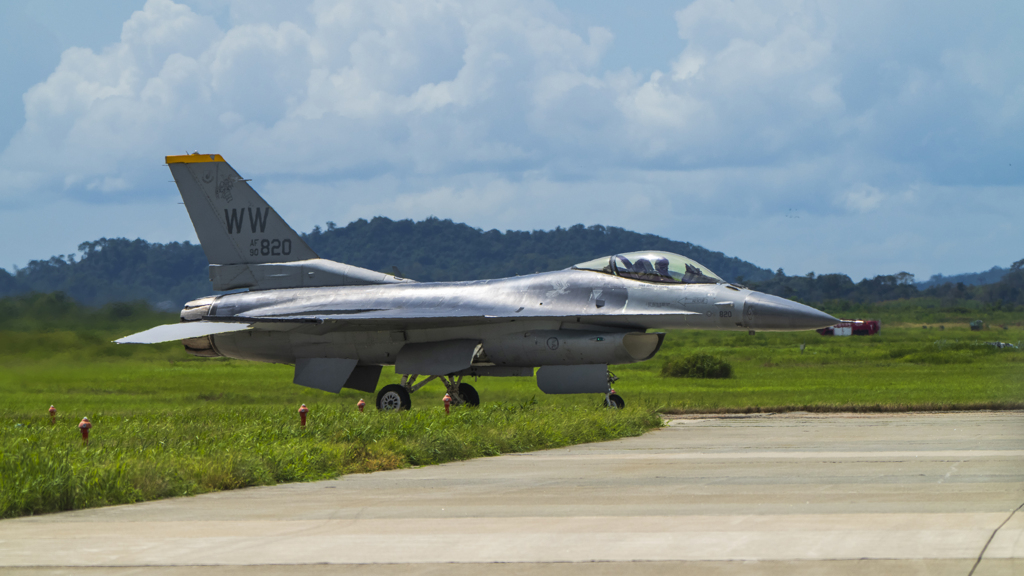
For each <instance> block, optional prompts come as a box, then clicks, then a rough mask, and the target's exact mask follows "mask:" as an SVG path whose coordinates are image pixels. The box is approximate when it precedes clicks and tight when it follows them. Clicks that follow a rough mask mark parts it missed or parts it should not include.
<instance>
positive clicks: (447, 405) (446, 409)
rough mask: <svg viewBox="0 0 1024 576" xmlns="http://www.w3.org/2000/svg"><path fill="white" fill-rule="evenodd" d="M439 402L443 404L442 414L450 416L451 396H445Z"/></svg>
mask: <svg viewBox="0 0 1024 576" xmlns="http://www.w3.org/2000/svg"><path fill="white" fill-rule="evenodd" d="M441 401H442V402H444V413H445V414H450V413H451V412H450V410H451V405H452V397H451V395H449V394H445V395H444V398H442V399H441Z"/></svg>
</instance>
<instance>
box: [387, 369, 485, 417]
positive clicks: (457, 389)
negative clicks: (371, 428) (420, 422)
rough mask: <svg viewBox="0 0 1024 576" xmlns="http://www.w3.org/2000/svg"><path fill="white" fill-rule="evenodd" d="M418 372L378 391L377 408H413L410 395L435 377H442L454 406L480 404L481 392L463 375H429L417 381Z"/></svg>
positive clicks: (397, 409)
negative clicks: (463, 379) (464, 379)
mask: <svg viewBox="0 0 1024 576" xmlns="http://www.w3.org/2000/svg"><path fill="white" fill-rule="evenodd" d="M417 378H419V375H418V374H413V375H407V376H402V383H401V384H391V385H388V386H385V387H384V388H382V389H381V391H380V392H379V393H377V409H378V410H381V411H395V412H397V411H399V410H408V409H410V408H412V399H411V398H410V395H411V394H412V393H413V392H415V391H417V390H419V389H420V388H422V387H423V385H424V384H426V383H427V382H430V381H431V380H433V379H435V378H440V379H441V382H443V383H444V387H445V389H446V390H447V392H448V395H449V396H450V397H451V399H452V405H453V406H461V405H466V406H479V405H480V394H478V393H477V391H476V388H473V387H472V386H470V385H469V384H464V383H463V382H462V376H428V377H426V378H425V379H423V380H421V381H419V382H416V379H417Z"/></svg>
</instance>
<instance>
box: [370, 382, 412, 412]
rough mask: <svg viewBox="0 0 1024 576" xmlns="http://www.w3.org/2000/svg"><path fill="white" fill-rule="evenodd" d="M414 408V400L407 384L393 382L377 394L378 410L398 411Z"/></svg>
mask: <svg viewBox="0 0 1024 576" xmlns="http://www.w3.org/2000/svg"><path fill="white" fill-rule="evenodd" d="M410 408H412V400H410V399H409V392H408V391H406V389H405V386H401V385H399V384H391V385H388V386H385V387H384V388H383V389H381V391H380V392H379V393H378V394H377V410H380V411H381V412H398V411H399V410H408V409H410Z"/></svg>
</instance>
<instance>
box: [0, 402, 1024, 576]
mask: <svg viewBox="0 0 1024 576" xmlns="http://www.w3.org/2000/svg"><path fill="white" fill-rule="evenodd" d="M1022 504H1024V413H1021V412H969V413H941V414H938V413H928V414H924V413H919V414H886V415H879V414H831V415H813V414H783V415H754V416H721V417H707V416H705V417H685V418H677V419H673V420H671V424H670V425H669V426H667V427H666V428H663V429H661V430H656V431H654V432H651V433H649V434H646V435H644V436H642V437H638V438H628V439H624V440H618V441H614V442H604V443H599V444H588V445H582V446H574V447H570V448H564V449H558V450H549V451H543V452H532V453H527V454H513V455H505V456H498V457H493V458H482V459H478V460H472V461H467V462H459V463H452V464H445V465H441V466H432V467H425V468H416V469H405V470H394V471H389V472H378V473H374V474H362V475H351V476H345V477H343V478H340V479H337V480H331V481H325V482H315V483H308V484H290V485H282V486H274V487H263V488H252V489H246V490H238V491H233V492H222V493H218V494H208V495H203V496H197V497H191V498H176V499H171V500H164V501H158V502H149V503H144V504H136V505H130V506H115V507H110V508H102V509H94V510H83V511H77V512H71V513H63V514H53V515H48V516H40V517H34V518H19V519H14V520H6V521H2V522H0V571H2V572H3V573H4V574H26V575H27V574H32V575H37V574H66V573H84V574H101V573H102V574H136V573H147V574H150V573H151V574H190V575H192V574H205V573H210V574H232V575H233V574H257V575H259V574H273V573H283V572H288V573H290V574H328V573H331V574H333V573H338V572H342V573H351V574H396V575H397V574H403V575H404V574H445V575H447V576H451V575H462V574H480V573H491V574H581V575H582V574H588V575H593V574H598V575H600V574H620V573H633V574H670V573H671V574H674V573H679V571H680V570H681V569H685V570H686V571H687V572H688V573H692V574H747V573H772V574H829V573H831V574H879V573H882V574H885V573H893V574H897V573H898V574H962V575H967V574H970V573H972V571H973V574H976V575H979V576H981V575H984V574H1024V510H1020V507H1021V506H1022ZM1015 511H1016V512H1015ZM979 558H981V560H980V561H979Z"/></svg>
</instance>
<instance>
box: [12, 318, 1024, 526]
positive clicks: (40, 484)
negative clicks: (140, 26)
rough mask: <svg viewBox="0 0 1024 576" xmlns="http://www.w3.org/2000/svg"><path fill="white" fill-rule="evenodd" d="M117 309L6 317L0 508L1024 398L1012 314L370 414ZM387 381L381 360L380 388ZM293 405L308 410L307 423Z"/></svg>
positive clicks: (769, 345) (735, 339)
mask: <svg viewBox="0 0 1024 576" xmlns="http://www.w3.org/2000/svg"><path fill="white" fill-rule="evenodd" d="M111 310H112V309H111ZM117 314H126V315H124V316H121V317H120V318H121V320H120V322H122V324H118V323H117V322H118V321H115V320H114V319H112V318H115V317H116V314H114V312H113V311H109V313H108V314H107V316H108V318H107V320H103V322H106V321H108V320H109V322H111V324H110V325H107V326H105V327H104V326H103V325H102V322H101V321H100V320H98V319H97V318H95V317H89V316H88V315H86V316H83V317H82V318H81V319H80V322H78V323H77V324H75V325H74V326H72V329H59V328H60V327H59V326H49V325H48V326H47V327H46V328H44V329H27V328H26V329H24V330H21V329H17V328H15V327H11V326H8V327H7V328H0V516H17V515H25V514H39V513H45V512H53V511H58V510H70V509H76V508H83V507H89V506H100V505H106V504H115V503H126V502H136V501H141V500H148V499H153V498H161V497H167V496H175V495H186V494H195V493H199V492H207V491H211V490H221V489H228V488H235V487H241V486H252V485H261V484H271V483H276V482H291V481H304V480H313V479H322V478H331V477H334V476H337V475H339V474H345V473H353V472H363V471H371V470H382V469H388V468H395V467H401V466H412V465H421V464H432V463H438V462H446V461H452V460H457V459H462V458H471V457H476V456H487V455H492V454H498V453H502V452H509V451H522V450H534V449H540V448H548V447H554V446H564V445H568V444H572V443H578V442H588V441H597V440H605V439H611V438H617V437H621V436H628V435H633V434H639V433H641V432H643V431H644V430H648V429H650V428H651V427H654V426H658V425H659V423H660V419H659V417H658V416H657V412H658V411H662V412H757V411H772V410H779V409H801V410H837V409H841V410H913V409H948V408H1014V407H1017V408H1024V350H1015V349H1012V348H1003V349H999V348H995V347H993V346H990V345H987V344H985V342H989V341H1003V342H1013V343H1020V342H1021V341H1022V340H1024V331H1022V330H1021V329H1020V328H1018V327H1012V328H1010V329H1008V330H1001V329H999V330H985V331H982V332H971V331H969V330H968V329H967V328H966V326H963V327H959V326H957V327H947V329H945V330H939V329H937V328H931V329H921V328H920V327H917V328H905V327H904V328H892V327H888V326H885V325H883V328H882V333H881V334H878V335H875V336H866V337H859V336H854V337H822V336H819V335H817V334H815V333H814V332H803V333H758V334H756V335H754V336H749V335H748V334H746V333H734V332H701V331H672V332H670V333H669V334H668V336H667V337H666V339H665V344H664V346H663V348H662V350H661V352H660V353H659V354H658V356H657V357H656V358H654V359H653V360H650V361H648V362H643V363H639V364H632V365H627V366H618V367H613V370H614V371H615V372H616V373H617V374H618V376H620V377H621V379H620V380H619V381H618V382H617V383H616V385H615V387H616V389H617V390H618V393H619V394H620V395H621V396H623V397H624V398H625V400H626V404H627V406H628V408H627V409H626V410H621V411H609V410H605V409H600V408H598V406H600V404H601V400H602V396H601V395H578V396H571V395H570V396H544V395H542V394H540V393H539V391H538V390H537V387H536V382H535V381H534V380H533V379H532V378H482V379H480V380H479V381H478V382H473V383H474V385H475V386H476V387H477V389H478V390H479V391H480V395H481V399H482V400H483V405H482V406H481V407H480V408H477V409H469V408H467V409H456V410H454V411H453V412H452V414H451V415H447V416H446V415H445V414H444V412H443V410H442V408H441V401H440V400H441V397H442V396H443V394H444V388H443V386H441V385H440V384H438V383H436V382H435V383H431V384H428V385H427V386H425V387H424V388H423V389H422V390H420V391H419V392H417V393H416V394H414V395H413V397H412V401H413V410H412V411H411V412H408V413H402V414H379V413H377V412H376V411H375V410H374V409H373V408H372V404H373V395H369V394H364V393H361V392H357V391H352V390H343V391H342V392H341V393H340V394H328V393H326V392H322V391H319V390H312V389H308V388H303V387H301V386H296V385H294V384H292V383H291V380H292V369H291V367H289V366H282V365H268V364H259V363H253V362H243V361H236V360H228V359H222V358H218V359H199V358H193V357H191V356H188V355H187V354H185V353H184V351H183V350H182V348H181V346H180V344H177V343H172V344H162V345H156V346H117V345H114V344H110V340H113V339H114V338H117V337H120V336H123V335H125V334H128V333H131V332H132V331H134V330H136V329H141V328H145V327H147V326H148V325H151V324H154V323H158V322H150V320H151V319H149V318H148V317H144V315H143V316H140V317H135V316H133V315H132V314H127V313H126V311H125V310H121V311H120V312H118V313H117ZM22 319H24V316H22ZM171 321H173V318H171ZM136 323H141V324H143V325H142V326H135V325H134V324H136ZM29 327H30V326H29ZM697 353H703V354H710V355H713V356H716V357H719V358H721V359H722V360H724V361H725V362H728V363H729V364H730V365H731V366H732V367H733V376H732V377H731V378H727V379H717V380H716V379H699V378H676V377H663V376H661V374H660V368H661V366H662V364H663V363H665V362H666V361H669V360H671V359H672V358H681V357H684V356H687V355H690V354H697ZM397 381H398V376H396V375H395V374H394V371H393V370H391V369H388V368H385V370H384V372H383V374H382V376H381V383H380V385H381V386H383V385H385V384H390V383H395V382H397ZM360 397H365V398H366V400H367V401H368V404H370V406H371V407H368V408H367V412H366V413H365V414H360V413H358V412H356V410H355V403H356V401H357V400H358V399H359V398H360ZM534 398H536V402H535V403H534V402H533V400H532V399H534ZM300 403H306V404H307V405H308V406H310V408H311V414H310V421H309V426H308V427H307V429H305V430H301V429H299V427H298V416H297V414H296V413H295V410H296V409H297V408H298V406H299V404H300ZM50 404H54V405H56V407H57V410H58V423H57V424H56V425H55V426H51V425H50V424H49V418H48V415H47V414H46V409H47V408H48V407H49V405H50ZM86 415H88V416H89V417H90V418H91V419H92V420H93V423H94V428H93V430H92V437H91V444H90V446H89V447H88V448H83V447H82V445H81V440H80V436H79V433H78V430H77V428H76V425H77V423H78V421H79V419H81V417H82V416H86Z"/></svg>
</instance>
